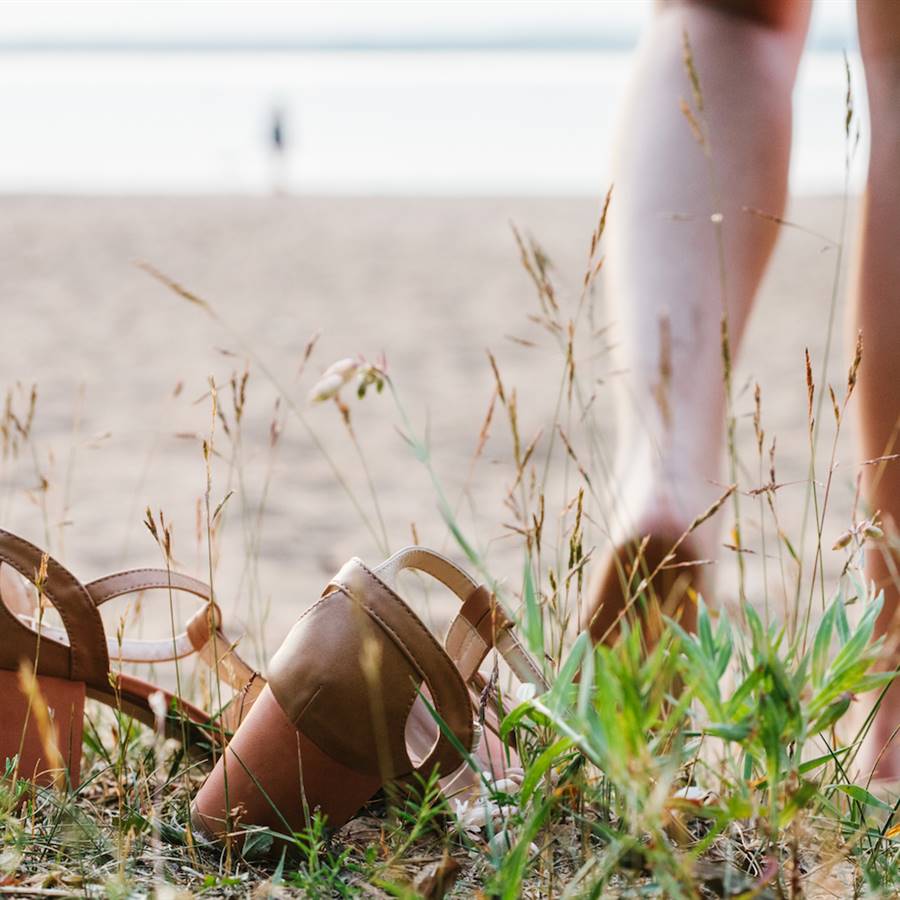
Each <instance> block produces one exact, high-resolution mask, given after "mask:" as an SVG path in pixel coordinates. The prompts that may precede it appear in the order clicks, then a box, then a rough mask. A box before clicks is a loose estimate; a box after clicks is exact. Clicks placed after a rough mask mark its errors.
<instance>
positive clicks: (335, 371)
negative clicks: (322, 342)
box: [309, 357, 359, 403]
mask: <svg viewBox="0 0 900 900" xmlns="http://www.w3.org/2000/svg"><path fill="white" fill-rule="evenodd" d="M358 370H359V362H358V361H357V360H355V359H351V358H350V357H347V358H346V359H339V360H338V361H337V362H336V363H333V364H332V365H330V366H329V367H328V368H327V369H326V370H325V371H324V372H323V373H322V377H321V378H320V379H319V380H318V381H317V382H316V383H315V384H314V385H313V386H312V389H311V390H310V392H309V401H310V403H323V402H324V401H325V400H331V399H332V398H334V397H337V396H338V394H339V393H340V391H341V388H342V387H343V386H344V385H345V384H347V382H348V381H350V379H351V378H353V376H354V375H355V374H356V373H357V371H358Z"/></svg>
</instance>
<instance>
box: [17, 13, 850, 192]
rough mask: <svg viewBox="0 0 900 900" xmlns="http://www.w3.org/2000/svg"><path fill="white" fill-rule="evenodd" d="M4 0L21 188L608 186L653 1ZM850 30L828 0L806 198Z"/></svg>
mask: <svg viewBox="0 0 900 900" xmlns="http://www.w3.org/2000/svg"><path fill="white" fill-rule="evenodd" d="M2 7H3V17H2V25H0V29H2V31H0V53H2V56H0V85H2V93H0V117H2V121H3V123H4V141H3V145H4V146H3V154H2V160H0V189H2V190H5V191H11V192H16V193H21V192H63V193H123V192H124V193H154V192H162V193H264V192H266V191H268V190H270V189H271V188H272V187H273V184H277V185H280V186H282V187H284V188H285V189H288V190H291V191H294V192H298V193H313V194H410V193H413V194H417V193H419V194H420V193H428V194H440V195H445V194H467V195H472V194H486V195H490V196H495V195H497V194H511V195H523V194H544V195H546V194H549V195H559V194H585V193H587V194H591V195H595V194H597V193H599V192H600V191H601V190H602V189H603V187H604V185H605V183H606V179H607V178H608V160H609V153H610V132H611V126H612V122H613V120H614V116H615V110H616V104H617V101H618V99H619V98H620V96H621V93H622V88H623V86H624V84H625V81H626V78H627V75H628V71H629V57H630V52H631V50H632V48H633V47H634V45H635V43H636V42H637V40H638V36H639V33H640V30H641V26H642V24H643V23H644V22H645V21H646V19H647V18H648V16H649V15H650V12H651V9H652V0H589V2H580V0H574V2H573V0H523V2H514V3H510V2H506V0H486V2H478V3H475V2H454V0H425V2H403V0H393V2H392V0H358V2H346V0H338V2H328V0H325V2H317V0H306V2H302V0H301V2H277V0H258V2H253V0H246V2H243V0H230V2H228V0H224V2H209V0H175V2H162V3H159V2H153V0H121V2H115V3H113V2H82V0H60V2H55V3H53V2H50V3H48V2H22V3H17V2H5V3H3V4H2ZM852 26H853V3H852V2H850V0H825V2H820V3H817V4H816V10H815V13H814V19H813V24H812V29H811V33H810V36H809V42H808V52H807V54H806V57H805V59H804V63H803V66H802V68H801V71H800V76H799V81H798V87H797V103H796V110H797V121H796V138H795V147H794V158H793V168H792V185H793V187H794V188H795V190H797V191H802V192H805V193H813V192H823V191H837V190H840V189H841V186H842V179H843V144H842V141H841V136H840V134H839V133H836V132H835V130H834V128H833V127H832V126H833V122H834V107H835V104H839V103H840V102H841V100H842V95H843V90H844V75H843V68H842V65H841V63H840V54H841V53H842V52H843V51H845V50H846V51H848V53H849V54H850V57H851V61H852V62H853V64H854V69H855V70H856V71H857V72H858V61H857V54H856V53H855V50H854V46H855V31H854V29H853V27H852ZM276 128H277V130H279V131H280V133H281V141H282V144H281V146H282V148H283V149H282V152H281V154H280V158H279V159H277V160H276V159H273V156H274V155H275V153H276V151H275V150H274V148H273V143H274V142H273V131H274V130H275V129H276ZM276 170H281V171H276Z"/></svg>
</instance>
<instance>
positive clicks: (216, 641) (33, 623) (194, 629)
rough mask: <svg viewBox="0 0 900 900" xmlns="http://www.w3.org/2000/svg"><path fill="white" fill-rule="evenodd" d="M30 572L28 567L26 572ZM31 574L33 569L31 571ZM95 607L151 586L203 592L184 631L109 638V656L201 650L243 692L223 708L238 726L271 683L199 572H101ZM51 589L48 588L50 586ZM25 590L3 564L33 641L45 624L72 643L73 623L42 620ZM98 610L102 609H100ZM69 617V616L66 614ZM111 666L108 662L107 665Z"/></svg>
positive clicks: (3, 590)
mask: <svg viewBox="0 0 900 900" xmlns="http://www.w3.org/2000/svg"><path fill="white" fill-rule="evenodd" d="M23 574H25V573H23ZM26 577H27V575H26ZM84 589H85V591H86V593H87V595H88V596H89V597H90V599H91V601H92V604H93V605H94V607H95V608H96V607H99V606H101V605H102V604H104V603H106V602H107V601H109V600H112V599H114V598H115V597H121V596H123V595H125V594H131V593H138V592H140V591H145V590H153V589H157V590H167V591H181V592H185V593H189V594H193V595H194V596H196V597H198V598H200V599H201V600H204V601H205V604H204V605H203V606H202V607H201V608H200V609H199V610H197V612H196V613H195V614H194V615H193V616H192V617H191V618H190V620H189V621H188V623H187V626H186V628H185V630H184V631H183V632H181V633H180V634H177V635H175V636H174V638H159V639H157V640H136V639H132V638H124V639H122V640H121V641H119V640H117V639H115V638H107V637H105V633H104V638H103V645H104V647H105V649H106V655H107V658H108V659H115V660H118V661H119V662H128V663H157V662H172V661H175V660H179V659H183V658H185V657H187V656H191V655H192V654H195V653H196V654H197V655H198V656H199V657H200V658H201V659H202V660H203V661H204V662H205V663H206V665H207V666H209V668H210V669H211V670H213V671H214V672H215V673H216V677H217V678H220V679H221V680H222V681H224V682H225V683H226V684H228V685H230V686H231V687H232V688H233V689H234V690H235V691H236V692H237V693H238V696H236V697H235V698H234V699H233V700H232V702H231V703H230V704H229V705H228V706H227V707H226V708H225V710H223V712H222V720H223V723H224V724H225V726H226V727H227V728H229V730H233V728H236V727H237V725H238V724H240V720H241V719H242V718H243V716H244V715H246V713H247V712H249V710H250V707H251V706H252V704H253V702H254V701H255V700H256V697H257V696H258V695H259V693H260V692H261V691H262V689H263V687H264V686H265V680H264V679H263V678H262V676H261V675H260V674H259V673H258V672H257V671H256V670H255V669H254V668H253V667H252V666H250V665H249V664H248V663H247V662H245V660H244V659H243V658H242V657H241V656H240V654H239V653H238V652H237V650H236V646H237V644H238V641H237V640H233V639H232V638H230V637H229V636H228V635H226V634H225V632H224V631H223V630H222V613H221V610H220V609H219V606H218V604H217V603H216V602H215V601H214V600H213V599H212V595H211V591H210V589H209V587H208V586H207V585H206V584H204V583H203V582H202V581H199V580H198V579H196V578H191V577H190V576H188V575H182V574H180V573H178V572H172V571H170V570H167V569H152V568H144V569H131V570H128V571H124V572H116V573H115V574H113V575H107V576H105V577H103V578H98V579H97V580H95V581H92V582H90V583H88V584H86V585H84ZM45 593H47V594H48V596H49V592H47V591H46V590H45ZM24 594H25V592H24V591H23V590H22V589H21V583H20V582H19V583H16V582H15V580H14V579H10V578H9V577H8V573H5V572H4V571H3V567H2V566H0V596H3V598H4V600H6V601H7V605H11V606H12V607H13V608H14V611H15V612H16V613H17V616H16V618H17V619H18V621H19V623H21V624H22V625H24V626H25V627H26V628H27V629H28V632H29V634H30V635H31V638H30V639H31V641H32V643H33V641H34V634H35V632H36V631H37V629H38V628H39V629H40V634H41V639H42V641H43V640H48V639H49V641H51V642H55V643H56V644H57V645H60V646H62V647H66V648H70V649H71V642H70V638H69V634H68V630H67V629H61V628H55V627H53V626H50V625H46V624H44V623H38V622H37V620H35V618H34V617H33V616H32V615H29V614H28V613H27V611H26V609H23V608H22V607H23V600H25V601H27V597H24V598H23V595H24ZM94 614H95V615H96V612H95V613H94ZM63 621H64V623H65V619H63ZM107 668H108V667H107Z"/></svg>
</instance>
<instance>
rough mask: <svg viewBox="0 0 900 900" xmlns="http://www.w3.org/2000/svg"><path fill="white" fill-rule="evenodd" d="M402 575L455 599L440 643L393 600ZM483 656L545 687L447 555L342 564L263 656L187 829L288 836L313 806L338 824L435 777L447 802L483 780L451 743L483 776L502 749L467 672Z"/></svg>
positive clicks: (494, 770)
mask: <svg viewBox="0 0 900 900" xmlns="http://www.w3.org/2000/svg"><path fill="white" fill-rule="evenodd" d="M403 569H415V570H418V571H421V572H424V573H427V574H429V575H431V576H432V577H434V578H436V579H437V580H438V581H440V582H442V583H443V584H444V585H445V586H446V587H447V588H449V589H450V590H451V591H452V592H453V593H454V594H456V596H457V597H458V598H459V599H460V600H461V601H462V607H461V610H460V613H459V615H458V616H457V617H456V619H455V620H454V622H453V624H452V625H451V627H450V629H449V632H448V634H447V640H446V644H445V646H444V647H442V646H441V645H440V644H439V643H438V642H437V640H436V639H435V638H434V636H433V635H432V634H431V632H430V631H429V630H428V629H427V628H426V626H425V625H424V624H423V623H422V622H421V620H420V619H419V618H418V617H417V616H416V615H415V613H413V611H412V610H411V609H410V608H409V607H408V606H407V604H406V603H404V602H403V600H401V599H400V597H399V596H398V595H397V593H396V592H395V590H394V584H395V580H396V576H397V574H398V573H399V572H400V571H402V570H403ZM491 648H496V649H497V650H498V651H499V652H500V653H501V654H502V655H503V656H504V658H505V659H506V660H507V662H508V664H509V666H510V668H511V669H512V671H513V672H514V674H515V675H516V676H517V677H518V678H519V679H520V680H521V681H523V682H529V683H532V684H535V685H537V686H538V687H539V689H543V688H544V687H545V682H544V679H543V676H542V674H541V670H540V667H539V666H538V665H537V663H536V662H535V661H534V660H533V659H532V658H531V657H530V656H529V655H528V654H527V653H526V651H525V650H524V648H523V647H522V645H521V644H520V642H519V640H518V638H517V636H516V634H515V632H514V631H513V630H512V628H511V623H510V622H509V620H508V619H507V618H506V617H505V615H503V613H502V612H501V611H500V609H499V607H498V606H497V603H496V601H495V599H494V597H493V595H492V594H491V592H490V591H489V590H488V589H487V588H485V587H484V586H479V585H478V584H477V583H476V582H474V581H473V580H472V579H471V578H470V577H469V576H468V575H466V574H465V573H464V572H463V571H462V570H461V569H459V568H458V567H457V566H456V565H455V564H453V563H451V562H450V561H449V560H447V559H444V558H443V557H441V556H439V555H438V554H436V553H432V552H431V551H429V550H425V549H423V548H419V547H411V548H408V549H406V550H401V551H400V552H399V553H397V554H395V555H394V556H392V557H391V558H390V559H388V560H387V561H385V562H384V563H382V564H381V565H380V566H378V567H377V568H376V569H374V570H370V569H368V568H367V567H366V566H365V565H364V564H363V563H362V562H361V561H360V560H358V559H352V560H350V562H348V563H347V564H346V565H344V566H343V568H342V569H341V570H340V571H339V572H338V574H337V575H336V576H335V577H334V578H333V579H332V580H331V582H330V583H329V584H328V586H327V587H326V588H325V590H324V592H323V594H322V597H321V599H320V600H319V601H318V602H317V603H316V604H315V605H314V606H312V607H311V608H310V609H309V610H307V611H306V612H305V613H304V614H303V615H302V616H301V617H300V619H299V620H298V621H297V623H296V624H295V625H294V627H293V629H292V630H291V632H290V633H289V634H288V636H287V638H286V639H285V641H284V643H283V644H282V645H281V648H280V649H279V650H278V651H277V653H276V654H275V656H274V657H273V659H272V662H271V664H270V676H269V682H268V685H267V686H266V688H265V689H264V690H263V691H262V693H261V694H260V696H259V699H258V701H257V702H256V704H255V705H254V706H253V709H252V710H251V711H250V713H249V714H248V716H247V718H246V719H245V720H244V722H243V723H242V725H241V727H240V728H239V729H238V730H237V732H236V733H235V734H234V737H233V738H232V740H231V742H230V743H229V745H228V747H227V749H226V751H225V753H224V754H223V755H222V757H221V758H220V759H219V761H218V762H217V764H216V766H215V768H214V769H213V771H212V773H211V774H210V776H209V777H208V779H207V780H206V782H205V784H204V785H203V787H202V788H201V789H200V791H199V793H198V794H197V797H196V799H195V801H194V804H193V806H192V809H191V818H192V822H193V826H194V829H195V831H196V832H198V833H200V834H201V835H203V836H205V837H207V838H210V839H212V838H219V839H222V838H225V837H231V838H234V839H235V840H236V841H237V842H240V840H241V830H245V829H246V828H248V827H261V828H266V829H269V830H271V831H272V832H275V833H277V834H281V835H285V834H290V833H292V832H294V831H297V830H300V829H301V828H303V827H304V826H306V825H308V823H309V820H310V816H311V812H312V811H313V810H316V809H318V810H320V811H321V812H322V813H323V814H324V816H325V817H326V818H327V822H328V824H329V826H330V827H338V826H340V825H342V824H344V823H345V822H346V821H347V820H348V819H349V818H351V817H352V816H353V815H354V814H355V813H356V812H357V811H358V810H359V809H360V808H361V807H362V806H363V805H364V804H365V803H366V801H367V800H369V799H370V798H371V797H372V796H373V795H374V794H375V793H376V792H377V791H378V790H379V788H381V787H382V786H383V785H385V784H387V783H390V782H395V781H402V780H404V779H409V778H410V777H414V776H416V775H419V776H423V775H424V776H429V775H430V774H431V773H432V772H433V771H434V769H435V768H437V769H438V770H439V771H440V772H446V773H448V774H447V775H446V776H445V777H444V778H443V779H442V780H441V785H442V789H443V790H444V792H445V794H446V795H447V796H450V795H451V794H459V793H460V792H465V791H467V790H470V789H472V788H475V789H478V787H479V784H480V779H481V775H480V773H474V772H472V771H471V769H470V768H469V766H468V764H467V763H466V762H464V761H463V757H462V754H460V752H459V751H458V748H459V747H462V748H463V749H464V750H465V752H466V754H469V755H476V754H477V757H478V765H479V766H481V767H482V768H483V770H488V771H490V772H491V774H492V777H496V775H497V774H498V773H499V772H501V771H502V766H503V765H504V757H505V758H506V759H507V761H508V760H509V759H511V754H512V753H513V751H512V750H511V749H510V748H507V747H504V746H502V743H501V742H500V740H499V737H498V736H497V732H498V727H497V723H498V721H499V718H498V716H497V715H492V714H490V713H488V715H486V716H484V719H485V721H486V723H487V725H488V728H489V735H490V736H489V737H488V738H487V739H483V738H481V737H480V732H481V728H480V727H479V722H478V721H477V719H478V718H480V716H479V710H480V707H484V706H489V704H488V702H487V700H488V694H490V691H486V690H485V688H486V683H485V681H484V680H483V678H482V676H480V674H479V671H478V669H479V666H480V665H481V663H482V662H483V661H484V659H485V657H486V656H487V654H488V652H489V651H490V650H491ZM482 693H485V701H484V702H482V701H481V700H480V695H481V694H482ZM426 699H427V705H426ZM429 705H430V706H431V707H433V709H434V710H435V712H436V714H437V715H438V716H439V717H440V719H441V720H442V722H443V723H444V726H445V728H443V729H441V728H439V727H438V725H437V723H436V722H435V718H434V716H433V715H432V714H431V712H430V710H429V708H428V707H429ZM500 715H502V710H500ZM448 732H449V734H452V735H453V739H451V738H450V737H449V736H448Z"/></svg>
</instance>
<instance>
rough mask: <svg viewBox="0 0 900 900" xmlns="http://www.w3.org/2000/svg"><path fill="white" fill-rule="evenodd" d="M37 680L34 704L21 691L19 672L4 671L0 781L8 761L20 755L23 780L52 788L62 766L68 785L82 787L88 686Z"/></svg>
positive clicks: (19, 774) (0, 693) (1, 681)
mask: <svg viewBox="0 0 900 900" xmlns="http://www.w3.org/2000/svg"><path fill="white" fill-rule="evenodd" d="M35 681H36V687H37V696H35V697H33V698H31V699H29V697H28V696H26V694H25V693H24V692H23V691H22V686H21V683H20V680H19V673H18V672H12V671H9V670H6V669H2V670H0V776H2V774H3V772H5V770H6V764H7V760H11V759H12V758H13V757H14V756H17V755H18V757H19V761H18V766H17V769H16V771H17V777H18V778H21V779H26V780H30V781H33V782H34V783H35V784H39V785H45V786H46V785H50V784H53V783H54V782H55V781H56V780H57V779H58V777H59V775H60V774H61V772H60V766H62V768H63V770H64V771H63V772H62V774H65V773H66V772H67V773H68V778H69V784H70V785H71V786H72V787H73V788H74V787H77V786H78V784H79V783H80V780H81V736H82V729H83V727H84V698H85V685H84V683H83V682H77V681H69V680H67V679H64V678H53V677H51V676H49V675H38V677H37V678H36V679H35ZM54 748H55V751H56V752H55V753H54ZM48 751H49V753H48ZM53 756H56V758H55V759H54V758H53Z"/></svg>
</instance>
